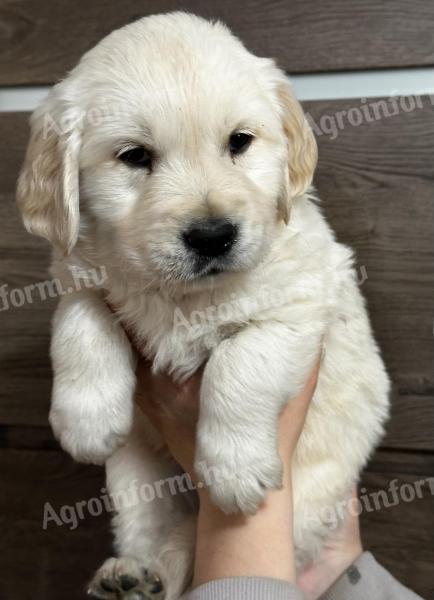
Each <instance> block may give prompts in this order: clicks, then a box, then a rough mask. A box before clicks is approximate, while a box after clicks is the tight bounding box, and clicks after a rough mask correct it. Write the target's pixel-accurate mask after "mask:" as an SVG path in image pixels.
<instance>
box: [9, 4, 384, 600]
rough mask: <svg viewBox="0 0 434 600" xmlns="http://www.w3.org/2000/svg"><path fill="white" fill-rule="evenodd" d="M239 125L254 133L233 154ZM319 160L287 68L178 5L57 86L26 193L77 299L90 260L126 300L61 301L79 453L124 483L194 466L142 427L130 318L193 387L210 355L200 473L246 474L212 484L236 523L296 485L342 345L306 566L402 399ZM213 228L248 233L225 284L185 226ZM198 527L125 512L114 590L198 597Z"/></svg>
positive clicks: (55, 412) (300, 527) (66, 433)
mask: <svg viewBox="0 0 434 600" xmlns="http://www.w3.org/2000/svg"><path fill="white" fill-rule="evenodd" d="M95 109H96V111H98V110H99V111H100V113H97V112H95ZM98 114H99V118H98ZM92 115H93V118H91V116H92ZM238 130H243V131H248V132H250V133H251V134H253V135H254V140H253V142H252V144H251V146H250V147H249V148H248V150H247V151H246V152H245V153H243V154H241V155H239V156H235V157H231V156H230V154H229V152H228V150H227V143H228V138H229V136H230V135H231V133H232V132H233V131H238ZM142 144H144V145H146V146H148V147H150V148H152V150H153V152H154V155H155V163H154V166H153V169H152V171H151V172H149V171H148V170H146V169H134V168H131V167H130V166H128V165H125V164H123V163H122V162H121V161H120V160H119V159H118V158H117V154H118V153H119V151H120V150H121V149H122V148H125V147H130V146H134V145H136V146H137V145H142ZM315 164H316V144H315V140H314V138H313V135H312V133H311V131H310V129H309V128H308V127H307V124H306V122H305V119H304V117H303V113H302V109H301V107H300V105H299V104H298V102H297V101H296V100H295V98H294V97H293V95H292V92H291V88H290V85H289V84H288V81H287V78H286V76H285V75H284V73H282V72H281V71H280V70H279V69H278V68H277V67H276V66H275V65H274V63H273V62H272V61H271V60H268V59H263V58H257V57H255V56H253V55H252V54H250V53H249V52H247V50H246V49H245V48H244V47H243V45H242V44H241V43H240V42H239V41H238V40H237V39H236V38H235V37H234V36H233V35H231V33H230V32H229V31H228V30H227V28H226V27H225V26H224V25H222V24H220V23H209V22H206V21H204V20H202V19H200V18H197V17H194V16H192V15H188V14H184V13H173V14H168V15H158V16H152V17H147V18H144V19H141V20H139V21H137V22H135V23H133V24H130V25H128V26H126V27H124V28H122V29H120V30H118V31H115V32H114V33H112V34H111V35H109V36H108V37H107V38H105V39H104V40H102V41H101V42H100V43H99V44H98V45H97V46H96V47H95V48H94V49H92V50H91V51H90V52H88V53H87V54H86V55H85V56H84V57H83V58H82V60H81V61H80V63H79V64H78V66H77V67H76V68H75V69H74V70H73V71H72V72H71V73H70V74H69V75H68V77H67V78H66V79H65V80H64V81H62V82H61V83H59V84H58V85H56V86H55V87H54V89H53V90H52V91H51V93H50V95H49V98H48V99H47V101H46V102H44V103H43V105H42V106H41V107H40V108H39V109H38V110H37V111H36V112H35V113H34V115H33V117H32V137H31V141H30V145H29V150H28V154H27V158H26V162H25V165H24V168H23V171H22V174H21V177H20V180H19V185H18V203H19V205H20V208H21V210H22V212H23V217H24V222H25V224H26V226H27V227H28V229H29V230H30V231H32V232H34V233H36V234H38V235H42V236H44V237H46V238H47V239H49V240H50V241H51V242H52V243H53V246H54V255H53V267H52V271H53V273H54V274H55V275H56V276H59V277H61V278H62V280H63V281H64V282H65V284H66V285H68V283H69V282H70V274H69V269H70V268H71V267H79V268H83V269H88V268H90V267H91V266H98V265H104V266H105V267H106V269H107V273H108V279H107V280H106V281H105V282H104V290H102V289H84V290H82V291H76V292H75V293H73V294H70V295H68V296H65V297H63V298H62V299H61V301H60V303H59V307H58V309H57V312H56V315H55V318H54V323H53V339H52V360H53V367H54V389H53V399H52V408H51V413H50V422H51V424H52V426H53V429H54V431H55V434H56V435H57V436H58V438H59V440H60V442H61V444H62V446H63V447H64V449H65V450H66V451H68V452H69V453H70V454H71V455H72V456H73V457H74V458H75V459H77V460H80V461H88V462H96V463H103V462H104V461H107V462H106V466H107V477H108V485H109V488H110V491H112V492H116V491H119V490H122V489H124V488H126V487H128V486H129V485H130V484H131V483H132V482H134V480H139V481H141V482H152V481H155V480H159V479H163V478H165V477H170V476H172V475H174V474H176V473H177V467H176V466H175V464H174V463H173V462H172V460H171V459H170V458H168V457H166V456H165V455H164V454H161V452H157V451H156V450H155V432H153V431H151V428H150V425H149V424H148V423H147V422H146V421H145V419H144V417H143V416H140V415H139V414H136V415H134V411H133V399H132V397H133V391H134V386H135V376H134V369H135V356H134V353H133V351H132V350H131V347H130V343H129V341H128V339H127V337H126V335H125V333H124V331H123V329H122V327H121V325H120V321H121V322H122V323H124V324H125V325H127V326H128V328H129V331H130V332H132V333H133V334H134V337H135V340H136V343H137V347H138V349H139V351H140V352H141V353H142V354H144V355H146V356H147V357H149V358H151V359H152V360H153V365H154V369H155V370H162V371H167V372H170V373H172V375H173V376H174V377H177V378H180V379H182V378H184V377H187V376H188V375H190V374H192V373H194V371H195V370H196V369H197V368H198V367H199V366H200V365H201V364H203V363H204V362H205V361H206V366H205V370H204V374H203V383H202V388H201V413H200V421H199V425H198V439H197V460H196V465H197V471H198V475H199V477H200V476H204V475H205V474H206V473H205V470H206V469H205V465H208V466H212V467H216V468H217V469H220V471H219V472H229V473H231V474H232V475H233V476H232V477H230V478H223V481H220V482H214V483H211V488H210V490H211V495H212V497H213V499H214V501H215V502H216V503H217V504H218V505H219V506H221V507H222V508H223V509H224V510H226V511H228V512H231V511H237V510H241V511H243V512H245V513H253V512H255V510H256V509H257V507H258V505H259V503H260V502H261V501H262V500H263V498H264V496H265V494H266V493H267V490H269V489H272V488H274V487H277V486H278V485H279V483H280V478H281V463H280V459H279V457H278V454H277V451H276V419H277V417H278V414H279V411H280V410H281V408H282V406H283V405H284V404H285V403H286V402H287V400H288V398H291V397H293V396H295V394H297V393H298V392H299V391H300V389H301V387H302V385H303V382H304V381H305V379H306V377H307V375H308V373H309V371H310V369H311V368H312V365H313V364H314V361H315V359H316V357H317V355H318V352H319V350H320V347H321V345H322V343H323V344H324V348H325V352H324V355H323V359H322V364H321V369H320V374H319V381H318V387H317V390H316V392H315V396H314V399H313V401H312V406H311V408H310V411H309V415H308V419H307V422H306V426H305V429H304V431H303V434H302V436H301V439H300V441H299V444H298V447H297V451H296V457H295V461H294V494H295V500H294V502H295V542H296V546H297V556H298V562H299V564H303V563H304V562H305V561H306V560H309V559H310V558H312V557H313V556H314V555H315V554H316V553H317V552H318V549H319V548H320V546H321V543H322V540H323V539H324V537H325V536H327V534H328V531H329V524H328V523H326V522H324V519H323V520H321V518H317V519H312V515H316V516H317V517H319V516H320V515H321V514H322V513H321V510H322V509H323V508H324V507H333V506H334V505H335V504H336V503H338V502H340V501H342V499H343V498H345V495H346V494H347V493H348V491H349V490H350V488H351V486H352V485H353V484H354V482H355V481H357V479H358V476H359V473H360V470H361V468H362V467H363V465H364V464H365V463H366V461H367V459H368V457H369V455H370V453H371V452H372V450H373V448H374V446H375V444H376V443H377V442H378V440H379V438H380V436H381V434H382V431H383V423H384V420H385V418H386V416H387V413H388V391H389V382H388V378H387V375H386V372H385V369H384V366H383V363H382V361H381V358H380V355H379V352H378V348H377V346H376V344H375V341H374V339H373V336H372V333H371V328H370V325H369V321H368V317H367V314H366V310H365V305H364V301H363V299H362V297H361V294H360V291H359V289H358V285H357V278H356V274H355V271H354V267H353V256H352V252H351V251H350V250H349V249H348V248H346V247H345V246H342V245H341V244H338V243H337V242H336V240H335V237H334V234H333V232H332V231H331V230H330V228H329V226H328V225H327V223H326V222H325V220H324V218H323V216H322V214H321V210H320V208H319V206H318V202H317V201H316V199H315V197H314V196H313V192H312V190H311V189H310V187H309V186H310V184H311V181H312V176H313V172H314V168H315ZM210 215H212V216H223V217H225V218H228V219H231V220H232V221H234V222H236V223H237V224H238V225H239V228H240V229H239V232H240V233H239V236H238V238H237V242H236V244H235V246H234V248H233V250H232V251H231V253H230V254H229V256H228V258H227V259H226V260H225V262H224V264H223V265H220V266H221V267H222V268H223V271H224V272H223V273H221V274H219V275H217V276H212V275H209V276H203V277H199V276H198V275H197V273H196V272H195V270H194V265H193V262H192V258H191V255H190V254H189V252H188V251H187V249H186V248H185V247H184V245H183V243H182V240H181V235H180V234H181V232H182V231H183V230H184V229H185V228H186V227H187V226H188V225H189V223H191V222H192V221H194V219H197V218H199V217H206V216H210ZM282 297H283V298H284V301H283V302H282V301H281V300H280V301H278V302H274V300H273V299H275V298H280V299H281V298H282ZM240 298H244V299H247V300H246V301H244V303H243V307H244V308H243V310H242V311H238V312H237V311H235V312H234V314H233V315H232V316H231V317H230V318H229V319H228V318H225V317H224V316H223V315H222V314H220V312H219V311H218V310H214V311H213V313H212V314H213V315H214V317H213V318H212V319H207V320H206V321H203V322H201V324H199V325H198V326H196V327H194V328H191V327H186V326H182V324H180V323H179V321H178V320H177V317H176V315H179V314H182V315H184V316H185V317H186V318H187V319H189V316H190V315H191V314H192V312H193V311H203V312H204V313H207V310H208V311H209V307H218V306H220V305H222V304H224V303H233V302H234V301H236V300H237V299H240ZM264 298H265V300H264ZM106 300H108V301H109V302H110V304H111V306H113V307H116V312H117V315H118V317H119V319H115V318H114V316H113V314H112V313H111V311H110V310H109V308H108V307H107V305H106ZM180 311H181V313H180ZM195 314H201V313H195ZM191 514H192V513H191V508H189V505H188V503H186V502H185V498H183V497H182V495H178V496H176V495H175V496H174V495H171V494H168V493H166V494H165V497H164V498H163V499H162V500H156V501H154V502H151V503H141V504H139V505H136V506H134V507H131V508H129V509H128V510H124V511H120V513H119V515H118V516H117V517H116V518H115V521H114V531H115V537H116V546H117V549H118V552H119V555H120V557H121V558H119V559H118V560H117V561H114V562H113V561H112V562H110V563H107V564H106V565H105V566H104V567H103V569H102V571H101V572H100V573H99V575H97V577H96V579H95V581H94V583H93V586H94V588H93V589H97V588H98V585H99V581H100V578H101V576H102V575H104V574H105V575H107V573H108V572H111V571H112V570H113V569H115V570H116V569H118V570H119V569H124V570H125V569H127V570H128V569H130V570H134V569H135V570H137V569H138V568H139V567H140V565H144V566H146V567H147V568H150V569H151V570H154V571H156V572H158V574H159V575H160V576H161V578H162V579H163V582H164V584H165V587H166V596H167V598H176V597H179V595H180V593H181V591H182V589H183V588H184V587H185V585H186V584H187V582H188V578H189V576H190V573H191V564H192V556H193V552H194V549H193V539H194V518H192V516H191ZM122 557H127V558H122ZM95 586H96V587H95ZM98 590H99V592H101V590H100V588H98ZM143 593H144V592H143ZM101 597H107V598H111V597H112V596H110V594H109V593H108V592H107V595H106V596H101ZM125 597H127V596H125ZM146 597H148V596H146Z"/></svg>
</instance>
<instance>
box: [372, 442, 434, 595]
mask: <svg viewBox="0 0 434 600" xmlns="http://www.w3.org/2000/svg"><path fill="white" fill-rule="evenodd" d="M427 478H431V483H430V484H428V483H427V482H426V481H425V483H423V484H422V483H420V482H422V481H423V480H426V479H427ZM395 479H396V480H397V482H396V485H397V492H396V498H394V496H393V492H392V487H391V486H393V484H391V482H392V481H393V480H395ZM361 493H362V495H364V496H365V498H367V500H365V502H366V507H367V509H366V510H365V511H364V512H362V515H361V531H362V539H363V545H364V548H365V549H366V550H369V551H371V552H372V553H373V554H374V556H375V558H376V559H377V560H378V562H379V563H381V564H382V565H383V566H384V567H385V568H386V569H388V570H389V571H390V572H391V573H392V575H394V576H395V577H396V578H397V579H398V580H399V581H401V583H403V584H404V585H406V586H407V587H409V588H410V589H412V590H413V591H415V592H416V593H418V594H420V596H422V598H427V599H428V598H433V597H434V579H433V577H432V565H433V563H434V495H433V494H434V455H433V454H430V455H427V454H421V455H418V454H405V453H401V452H378V453H377V455H376V456H375V457H374V460H373V461H372V462H371V463H370V465H368V468H367V469H366V471H365V473H364V476H363V478H362V484H361ZM378 494H380V496H378ZM373 495H374V496H373ZM383 498H385V500H383ZM396 501H397V504H395V505H394V503H395V502H396ZM376 506H378V507H379V510H376V509H375V507H376ZM371 508H373V509H374V510H372V511H370V512H368V510H370V509H371Z"/></svg>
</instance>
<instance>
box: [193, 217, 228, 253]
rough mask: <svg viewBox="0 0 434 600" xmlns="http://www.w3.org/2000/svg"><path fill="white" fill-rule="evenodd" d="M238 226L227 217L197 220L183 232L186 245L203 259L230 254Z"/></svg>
mask: <svg viewBox="0 0 434 600" xmlns="http://www.w3.org/2000/svg"><path fill="white" fill-rule="evenodd" d="M237 235H238V227H237V226H236V225H234V224H233V223H231V222H230V221H228V220H226V219H221V218H213V219H206V220H204V221H200V222H196V223H194V225H192V226H191V227H190V229H188V230H187V231H185V232H184V233H183V240H184V243H185V245H186V246H187V247H188V248H189V249H190V250H193V252H194V253H195V254H196V255H197V256H198V257H199V258H202V259H212V258H219V257H222V256H224V255H225V254H228V253H229V251H230V250H231V248H232V246H233V245H234V243H235V242H236V239H237Z"/></svg>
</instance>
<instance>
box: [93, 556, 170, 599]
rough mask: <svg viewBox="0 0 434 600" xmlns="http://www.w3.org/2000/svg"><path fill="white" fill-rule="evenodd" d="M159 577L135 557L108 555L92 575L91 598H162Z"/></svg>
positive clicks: (163, 594) (161, 586) (162, 589)
mask: <svg viewBox="0 0 434 600" xmlns="http://www.w3.org/2000/svg"><path fill="white" fill-rule="evenodd" d="M164 596H165V590H164V586H163V583H162V581H161V579H160V577H159V576H158V575H157V574H156V573H153V572H151V571H149V570H148V569H146V568H145V567H143V565H141V563H140V562H139V561H137V560H136V559H134V558H109V559H108V560H107V561H106V562H105V563H104V564H103V566H102V567H101V568H100V569H99V571H98V572H97V573H96V575H95V577H94V578H93V580H92V582H91V584H90V586H89V589H88V591H87V597H88V598H89V599H90V600H118V599H122V600H163V598H164Z"/></svg>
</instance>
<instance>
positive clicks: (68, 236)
mask: <svg viewBox="0 0 434 600" xmlns="http://www.w3.org/2000/svg"><path fill="white" fill-rule="evenodd" d="M315 164H316V144H315V140H314V138H313V135H312V132H311V130H310V129H309V127H308V125H307V123H306V120H305V118H304V116H303V112H302V110H301V107H300V105H299V104H298V102H297V101H296V100H295V99H294V97H293V95H292V92H291V89H290V87H289V85H288V82H287V79H286V77H285V75H284V74H283V73H282V72H281V71H280V70H279V69H277V68H276V67H275V65H274V63H273V62H272V61H270V60H268V59H262V58H257V57H255V56H253V55H252V54H250V53H249V52H247V50H246V49H245V48H244V47H243V46H242V44H241V43H240V42H239V41H238V40H237V39H236V38H235V37H233V36H232V35H231V34H230V32H229V31H228V30H227V29H226V27H224V26H223V25H221V24H219V23H214V24H212V23H209V22H207V21H204V20H202V19H200V18H197V17H194V16H191V15H187V14H184V13H173V14H169V15H159V16H153V17H147V18H144V19H142V20H140V21H137V22H136V23H133V24H131V25H128V26H126V27H124V28H122V29H120V30H118V31H115V32H114V33H112V34H111V35H110V36H108V37H107V38H105V39H104V40H102V42H100V43H99V44H98V45H97V46H96V47H95V48H94V49H93V50H91V51H90V52H89V53H87V54H86V55H85V56H84V57H83V59H82V60H81V62H80V63H79V65H78V66H77V67H76V68H75V69H74V70H73V71H72V72H71V74H70V75H69V77H68V78H67V79H65V80H64V81H63V82H61V83H60V84H58V85H57V86H55V87H54V88H53V90H52V92H51V94H50V96H49V98H48V99H47V101H46V102H45V103H44V104H43V105H42V106H41V107H40V108H39V109H38V110H37V111H36V112H35V113H34V115H33V117H32V133H31V140H30V145H29V148H28V152H27V156H26V160H25V164H24V167H23V170H22V173H21V176H20V179H19V183H18V203H19V206H20V208H21V210H22V213H23V217H24V222H25V224H26V226H27V228H28V229H29V230H30V231H32V232H34V233H36V234H38V235H41V236H43V237H45V238H47V239H49V240H50V241H51V242H52V243H53V244H54V245H55V246H56V247H59V248H61V249H62V250H63V251H64V252H66V253H68V252H70V251H71V249H72V248H73V247H74V246H75V245H76V244H77V241H78V244H79V247H80V248H81V249H82V251H83V249H87V250H89V249H91V251H92V254H93V256H95V255H97V256H98V257H99V259H100V260H112V261H113V260H115V261H116V264H117V265H118V266H119V268H122V269H123V270H124V271H126V272H129V273H134V274H135V275H137V274H138V273H140V274H141V275H144V276H146V277H147V278H148V279H152V280H153V281H156V282H158V284H159V285H162V284H164V282H168V283H170V284H171V285H173V284H176V282H182V284H183V285H184V286H185V284H186V282H193V281H198V280H200V281H201V282H211V281H212V282H213V284H215V283H216V280H218V279H221V278H224V274H225V273H228V272H240V271H248V270H249V269H251V268H253V267H254V266H255V265H257V264H258V263H259V262H260V261H261V260H262V258H263V257H264V256H265V254H266V252H267V249H268V248H269V246H270V245H271V244H272V242H273V240H274V239H275V237H276V236H277V235H278V233H279V231H280V230H281V228H282V227H283V226H284V225H283V223H284V222H287V221H288V219H289V214H290V206H291V203H292V202H293V200H294V198H296V197H297V196H301V195H302V194H303V193H304V192H305V191H306V189H307V187H308V186H309V184H310V183H311V180H312V176H313V171H314V168H315ZM108 257H111V258H108Z"/></svg>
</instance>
